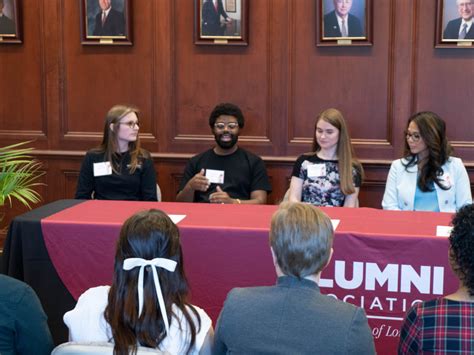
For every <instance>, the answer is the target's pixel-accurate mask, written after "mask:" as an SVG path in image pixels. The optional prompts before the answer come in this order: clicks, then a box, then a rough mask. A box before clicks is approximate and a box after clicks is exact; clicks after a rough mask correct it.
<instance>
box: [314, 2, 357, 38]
mask: <svg viewBox="0 0 474 355" xmlns="http://www.w3.org/2000/svg"><path fill="white" fill-rule="evenodd" d="M353 5H354V6H353ZM355 10H357V14H354V12H355ZM323 14H324V18H323V31H324V32H323V38H328V37H329V38H345V37H347V38H351V37H366V31H365V25H364V24H365V21H364V20H365V0H324V2H323Z"/></svg>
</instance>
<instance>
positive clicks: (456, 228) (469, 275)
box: [449, 204, 474, 296]
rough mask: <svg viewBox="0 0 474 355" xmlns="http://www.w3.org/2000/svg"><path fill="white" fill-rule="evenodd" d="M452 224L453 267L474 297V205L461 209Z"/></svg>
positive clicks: (450, 253) (451, 258)
mask: <svg viewBox="0 0 474 355" xmlns="http://www.w3.org/2000/svg"><path fill="white" fill-rule="evenodd" d="M452 223H453V229H452V231H451V236H450V237H449V243H450V249H449V251H450V252H449V259H450V263H451V267H452V269H453V271H454V273H455V274H456V276H457V277H458V278H459V279H460V280H461V282H462V284H463V285H464V286H465V287H466V288H467V290H468V292H469V294H470V295H471V296H474V204H469V205H465V206H463V207H461V208H460V209H459V211H458V212H457V213H456V215H455V216H454V217H453V222H452Z"/></svg>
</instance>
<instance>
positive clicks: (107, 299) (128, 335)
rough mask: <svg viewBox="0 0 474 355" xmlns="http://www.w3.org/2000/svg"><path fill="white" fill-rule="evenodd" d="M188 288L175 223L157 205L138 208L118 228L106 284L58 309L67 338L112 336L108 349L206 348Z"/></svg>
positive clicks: (205, 326)
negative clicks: (110, 274)
mask: <svg viewBox="0 0 474 355" xmlns="http://www.w3.org/2000/svg"><path fill="white" fill-rule="evenodd" d="M188 293H189V287H188V283H187V280H186V275H185V272H184V266H183V253H182V250H181V244H180V236H179V230H178V227H177V226H176V225H175V224H174V223H173V222H172V221H171V219H170V218H169V217H168V216H167V215H166V213H164V212H162V211H160V210H156V209H151V210H147V211H141V212H138V213H136V214H134V215H133V216H131V217H130V218H128V219H127V220H126V221H125V223H124V225H123V226H122V229H121V231H120V236H119V240H118V242H117V249H116V253H115V264H114V274H113V278H112V286H98V287H93V288H90V289H89V290H87V291H86V292H84V293H83V294H82V295H81V296H80V297H79V300H78V301H77V304H76V306H75V308H74V309H73V310H72V311H69V312H67V313H66V314H65V315H64V322H65V323H66V325H67V327H68V328H69V340H71V341H76V342H112V343H114V354H135V353H136V350H137V346H144V347H149V348H155V349H159V350H161V351H163V352H166V353H167V354H168V353H169V354H210V348H211V346H210V344H212V340H213V335H214V331H213V328H212V321H211V319H210V318H209V316H208V315H207V314H206V312H204V310H202V309H201V308H199V307H196V306H193V305H192V304H190V303H189V302H188Z"/></svg>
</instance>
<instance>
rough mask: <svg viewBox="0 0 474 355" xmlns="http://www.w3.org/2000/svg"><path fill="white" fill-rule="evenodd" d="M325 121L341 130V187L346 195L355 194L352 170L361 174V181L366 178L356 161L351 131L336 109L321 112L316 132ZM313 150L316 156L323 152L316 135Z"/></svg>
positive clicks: (316, 123)
mask: <svg viewBox="0 0 474 355" xmlns="http://www.w3.org/2000/svg"><path fill="white" fill-rule="evenodd" d="M320 120H323V121H325V122H327V123H329V124H330V125H332V126H334V127H336V128H337V129H338V130H339V140H338V142H337V158H338V166H339V177H340V181H341V182H340V185H341V186H340V187H341V191H342V193H343V194H344V195H350V194H353V193H354V192H355V187H354V182H353V177H352V169H353V168H355V169H357V170H358V171H359V172H360V175H361V180H362V179H363V178H364V169H363V168H362V165H361V164H360V163H359V161H358V160H357V159H356V157H355V154H354V149H353V148H352V144H351V138H350V136H349V129H348V128H347V125H346V121H345V120H344V116H343V115H342V113H341V111H339V110H337V109H335V108H329V109H327V110H324V111H323V112H321V113H320V114H319V115H318V117H317V118H316V122H315V124H314V132H316V127H317V125H318V122H319V121H320ZM313 136H314V137H313V146H312V150H313V152H314V154H316V153H317V152H319V151H320V150H321V147H320V146H319V143H318V140H317V139H316V134H313Z"/></svg>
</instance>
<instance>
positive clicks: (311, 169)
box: [308, 164, 326, 178]
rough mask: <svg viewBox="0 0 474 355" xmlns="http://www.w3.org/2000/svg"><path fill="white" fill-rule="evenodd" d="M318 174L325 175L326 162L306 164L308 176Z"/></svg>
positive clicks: (316, 175) (311, 176)
mask: <svg viewBox="0 0 474 355" xmlns="http://www.w3.org/2000/svg"><path fill="white" fill-rule="evenodd" d="M319 176H326V164H311V165H308V177H310V178H314V177H319Z"/></svg>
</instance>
